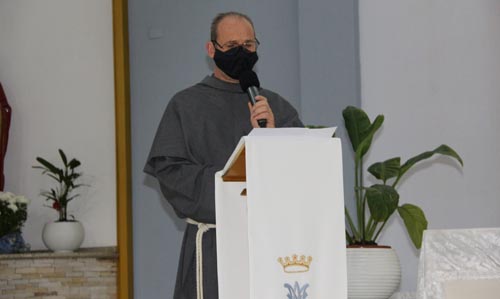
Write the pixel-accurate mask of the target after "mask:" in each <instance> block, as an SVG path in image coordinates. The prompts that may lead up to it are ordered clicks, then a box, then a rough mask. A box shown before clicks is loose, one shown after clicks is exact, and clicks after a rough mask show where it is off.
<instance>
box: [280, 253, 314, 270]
mask: <svg viewBox="0 0 500 299" xmlns="http://www.w3.org/2000/svg"><path fill="white" fill-rule="evenodd" d="M311 261H312V257H311V256H308V257H306V256H305V255H301V256H300V257H299V256H297V255H296V254H294V255H292V257H291V258H290V257H288V256H285V257H284V258H281V257H280V258H278V263H280V264H281V266H283V271H285V272H286V273H302V272H307V271H309V266H310V265H311Z"/></svg>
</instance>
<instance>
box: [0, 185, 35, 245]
mask: <svg viewBox="0 0 500 299" xmlns="http://www.w3.org/2000/svg"><path fill="white" fill-rule="evenodd" d="M28 203H29V200H28V199H27V198H26V197H24V196H21V195H15V194H13V193H10V192H2V191H0V237H3V236H6V235H8V234H11V233H20V232H21V228H22V227H23V224H24V222H25V221H26V217H27V216H28V213H27V208H28Z"/></svg>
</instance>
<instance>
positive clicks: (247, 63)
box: [214, 46, 259, 80]
mask: <svg viewBox="0 0 500 299" xmlns="http://www.w3.org/2000/svg"><path fill="white" fill-rule="evenodd" d="M258 59H259V56H257V52H249V51H247V50H246V49H244V48H243V47H242V46H239V47H235V48H233V49H231V50H227V51H226V52H222V51H220V50H218V49H217V48H216V49H215V55H214V61H215V65H217V67H218V68H219V69H221V70H222V71H223V72H224V73H225V74H226V75H228V76H229V77H231V78H233V79H235V80H238V79H239V77H240V75H241V73H243V72H245V71H250V70H252V69H253V66H254V65H255V63H256V62H257V60H258Z"/></svg>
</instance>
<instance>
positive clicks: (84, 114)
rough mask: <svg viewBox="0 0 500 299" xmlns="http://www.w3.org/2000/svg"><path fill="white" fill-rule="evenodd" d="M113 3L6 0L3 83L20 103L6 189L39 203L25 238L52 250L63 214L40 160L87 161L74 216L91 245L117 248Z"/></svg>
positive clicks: (0, 38) (0, 39)
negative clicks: (53, 231) (52, 232)
mask: <svg viewBox="0 0 500 299" xmlns="http://www.w3.org/2000/svg"><path fill="white" fill-rule="evenodd" d="M112 37H113V31H112V14H111V1H102V0H75V1H64V0H45V1H28V0H19V1H1V2H0V43H1V46H0V82H2V85H3V87H4V90H5V92H6V95H7V99H8V101H9V103H10V106H11V107H12V124H11V130H10V141H9V147H8V150H7V156H6V161H5V163H6V164H5V175H6V185H5V189H6V190H8V191H11V192H14V193H17V194H23V195H25V196H26V197H28V198H29V199H31V200H32V202H31V204H30V205H29V209H28V220H27V222H26V225H25V228H24V230H23V235H24V238H25V239H26V241H27V242H29V243H30V244H31V247H32V249H42V248H44V246H43V243H42V240H41V231H42V227H43V224H44V223H46V222H49V221H53V220H56V219H57V213H56V212H55V211H54V210H52V209H49V208H46V207H43V205H45V204H46V203H45V201H44V200H43V199H42V198H41V197H40V196H39V193H40V191H41V190H42V189H47V188H50V186H52V185H50V184H51V183H52V182H51V181H50V180H49V179H48V178H47V177H44V176H42V175H41V174H40V171H38V170H35V169H32V165H34V164H35V157H37V156H42V157H44V158H46V159H48V160H49V161H53V162H56V161H57V162H59V159H60V158H59V155H58V153H57V149H58V148H61V149H63V150H64V151H65V152H66V154H67V155H68V156H71V157H76V158H78V159H79V160H80V161H81V162H82V166H81V171H82V172H84V177H83V179H82V182H84V183H87V184H89V185H90V187H86V188H82V189H81V196H80V197H79V198H77V199H76V200H75V201H74V202H71V203H70V206H69V214H73V215H74V216H75V217H76V219H78V220H80V221H81V222H82V223H83V225H84V227H85V230H86V238H85V241H84V243H83V245H82V246H83V247H94V246H111V245H116V191H115V188H116V182H115V181H116V175H115V141H114V140H115V139H114V136H115V133H114V130H115V128H114V81H113V44H112Z"/></svg>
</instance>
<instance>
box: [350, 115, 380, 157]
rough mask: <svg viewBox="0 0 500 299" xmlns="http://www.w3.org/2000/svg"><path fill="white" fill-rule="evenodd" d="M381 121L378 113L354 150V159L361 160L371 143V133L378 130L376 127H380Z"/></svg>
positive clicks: (373, 133)
mask: <svg viewBox="0 0 500 299" xmlns="http://www.w3.org/2000/svg"><path fill="white" fill-rule="evenodd" d="M383 123H384V116H383V115H379V116H377V117H376V118H375V120H374V121H373V124H372V125H371V126H370V127H369V128H368V132H367V133H366V136H365V137H364V139H363V140H362V141H361V143H360V144H359V146H358V148H357V150H356V156H355V159H356V161H361V159H362V158H363V156H364V155H365V154H366V152H368V150H369V149H370V146H371V143H372V138H373V135H375V133H376V132H377V131H378V129H380V127H381V126H382V124H383Z"/></svg>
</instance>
